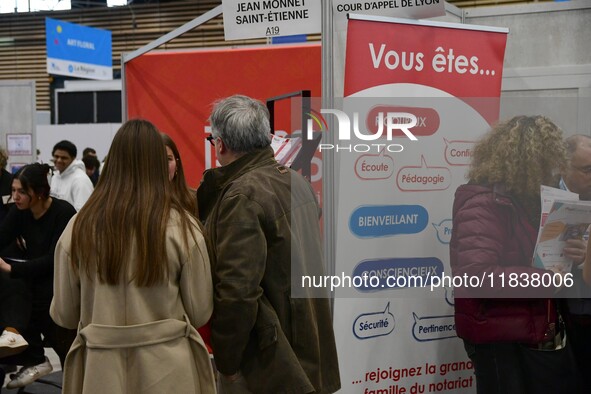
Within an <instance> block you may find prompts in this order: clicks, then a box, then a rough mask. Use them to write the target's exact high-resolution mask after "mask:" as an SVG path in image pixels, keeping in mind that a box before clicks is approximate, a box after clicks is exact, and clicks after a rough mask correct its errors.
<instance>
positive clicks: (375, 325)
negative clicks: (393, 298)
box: [353, 302, 395, 339]
mask: <svg viewBox="0 0 591 394" xmlns="http://www.w3.org/2000/svg"><path fill="white" fill-rule="evenodd" d="M394 325H395V321H394V315H393V314H391V313H390V303H389V302H388V305H386V309H384V311H383V312H372V313H363V314H361V315H359V316H357V319H355V322H354V323H353V335H355V336H356V337H357V338H358V339H368V338H376V337H382V336H384V335H388V334H390V333H391V332H392V331H394Z"/></svg>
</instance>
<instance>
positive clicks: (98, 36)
mask: <svg viewBox="0 0 591 394" xmlns="http://www.w3.org/2000/svg"><path fill="white" fill-rule="evenodd" d="M45 44H46V47H47V65H48V67H47V68H48V70H47V71H48V72H49V73H51V74H59V75H70V76H76V77H82V78H90V79H113V71H112V69H113V60H112V57H113V55H112V46H111V32H110V31H108V30H103V29H96V28H92V27H87V26H81V25H77V24H75V23H70V22H64V21H60V20H57V19H51V18H45Z"/></svg>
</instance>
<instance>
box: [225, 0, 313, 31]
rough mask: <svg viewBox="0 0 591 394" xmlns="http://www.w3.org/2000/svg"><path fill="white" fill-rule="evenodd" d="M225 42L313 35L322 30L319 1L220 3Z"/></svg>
mask: <svg viewBox="0 0 591 394" xmlns="http://www.w3.org/2000/svg"><path fill="white" fill-rule="evenodd" d="M222 8H223V13H224V36H225V39H226V40H242V39H247V38H263V37H277V36H289V35H295V34H314V33H320V30H321V3H320V1H318V0H250V1H249V0H223V1H222Z"/></svg>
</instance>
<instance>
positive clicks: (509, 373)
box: [464, 341, 588, 394]
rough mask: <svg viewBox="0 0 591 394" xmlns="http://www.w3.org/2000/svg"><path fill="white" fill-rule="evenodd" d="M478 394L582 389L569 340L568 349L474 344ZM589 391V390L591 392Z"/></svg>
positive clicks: (470, 347)
mask: <svg viewBox="0 0 591 394" xmlns="http://www.w3.org/2000/svg"><path fill="white" fill-rule="evenodd" d="M464 347H465V349H466V352H467V353H468V357H470V359H471V360H472V363H473V364H474V374H475V375H476V391H477V393H478V394H540V393H544V394H545V393H548V394H572V393H578V392H579V391H578V380H579V379H578V374H577V371H576V366H575V360H574V357H573V355H572V350H571V348H572V346H571V345H570V342H567V346H566V348H564V349H560V350H554V351H549V352H547V351H540V350H534V349H531V348H529V347H527V346H524V345H521V344H516V343H495V344H471V343H469V342H466V341H464ZM587 393H588V392H587Z"/></svg>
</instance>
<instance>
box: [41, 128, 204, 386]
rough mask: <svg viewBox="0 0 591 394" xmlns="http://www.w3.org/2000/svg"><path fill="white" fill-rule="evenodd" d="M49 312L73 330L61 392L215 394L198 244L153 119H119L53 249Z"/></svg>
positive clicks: (201, 246) (196, 228)
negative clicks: (87, 191) (97, 170)
mask: <svg viewBox="0 0 591 394" xmlns="http://www.w3.org/2000/svg"><path fill="white" fill-rule="evenodd" d="M54 288H55V296H54V299H53V302H52V305H51V316H52V317H53V319H54V320H55V322H56V323H58V324H59V325H61V326H63V327H66V328H78V330H79V332H78V336H77V337H76V340H75V341H74V344H73V345H72V347H71V349H70V352H69V353H68V357H67V359H66V363H65V366H64V385H63V392H64V393H66V394H68V393H76V394H77V393H82V392H105V393H112V394H117V393H128V392H131V391H133V392H136V393H144V394H150V393H154V394H155V393H214V392H215V386H214V379H213V371H212V368H211V364H210V361H209V355H208V353H207V349H206V348H205V345H204V344H203V340H202V339H201V337H200V336H199V334H198V333H197V330H196V329H195V327H199V326H201V325H203V324H205V323H206V322H207V320H208V319H209V317H210V316H211V313H212V309H213V289H212V282H211V273H210V265H209V258H208V254H207V249H206V246H205V240H204V239H203V235H202V233H201V230H200V228H199V225H198V223H197V220H196V219H195V218H194V217H193V216H192V215H190V214H189V213H188V212H187V211H186V209H185V207H184V205H183V204H182V203H181V201H180V199H179V197H178V196H177V195H176V194H175V193H174V192H173V188H172V184H171V182H170V180H169V176H168V165H167V158H166V150H165V148H164V144H163V143H162V137H161V136H160V134H159V132H158V130H157V129H156V128H155V127H154V125H152V124H151V123H150V122H147V121H144V120H131V121H128V122H126V123H124V124H123V125H122V126H121V128H120V129H119V131H118V132H117V134H116V135H115V138H114V139H113V143H112V145H111V149H110V151H109V159H108V160H107V162H106V163H105V167H104V169H103V171H102V173H101V178H100V180H99V182H98V184H97V186H96V189H95V190H94V193H93V194H92V195H91V196H90V198H89V199H88V201H87V202H86V204H85V205H84V207H83V208H82V209H81V210H80V212H79V213H78V215H77V216H76V217H75V218H74V219H73V220H72V221H70V223H69V224H68V226H67V227H66V229H65V231H64V234H63V235H62V237H61V239H60V241H59V243H58V246H57V248H56V274H55V284H54Z"/></svg>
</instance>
